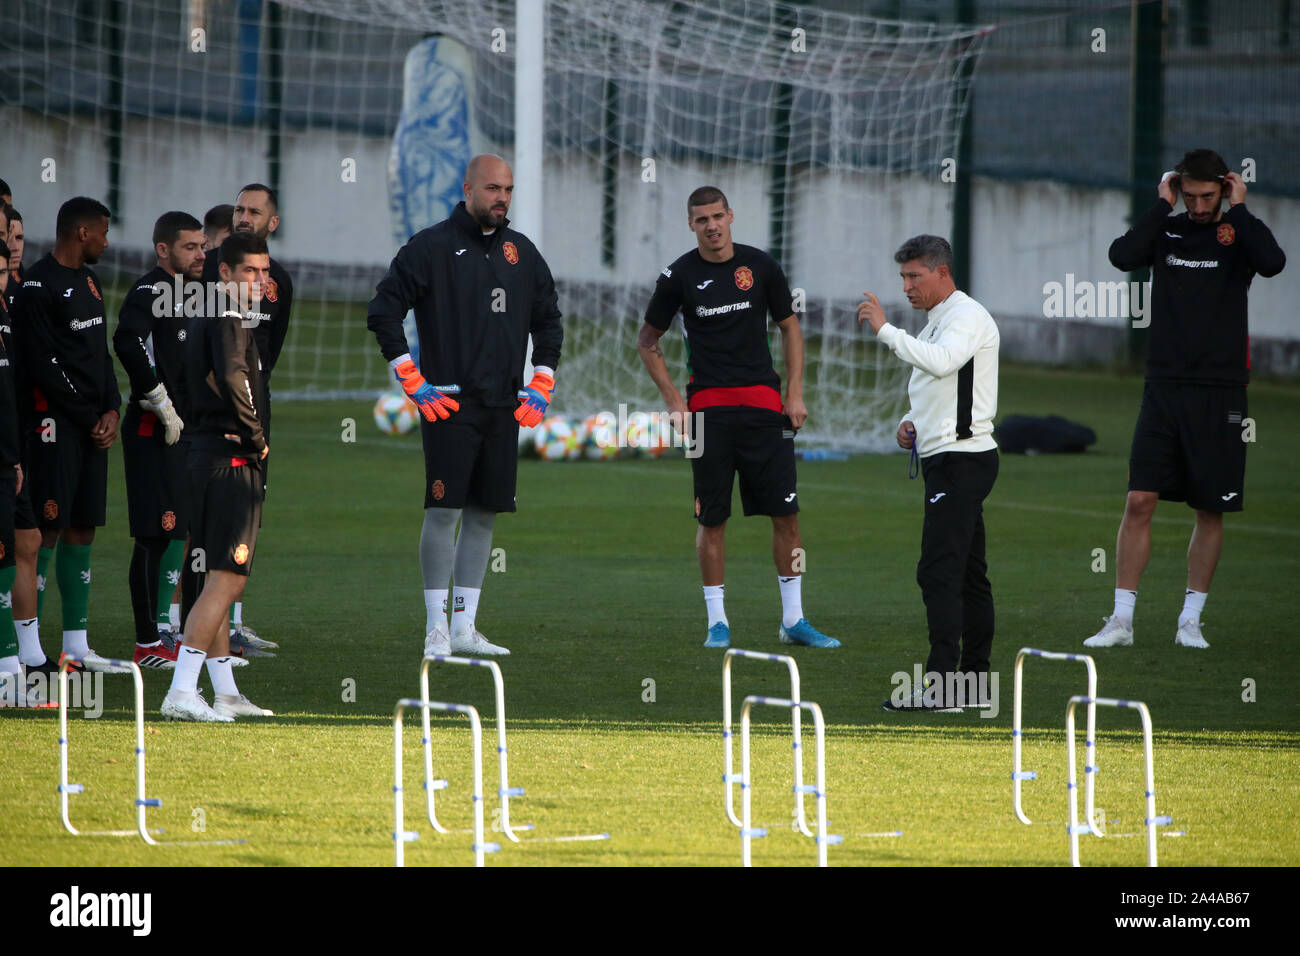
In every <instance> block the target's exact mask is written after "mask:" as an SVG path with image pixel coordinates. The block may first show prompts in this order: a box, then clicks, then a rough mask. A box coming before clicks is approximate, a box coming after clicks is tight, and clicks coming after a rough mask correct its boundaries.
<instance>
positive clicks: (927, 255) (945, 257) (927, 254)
mask: <svg viewBox="0 0 1300 956" xmlns="http://www.w3.org/2000/svg"><path fill="white" fill-rule="evenodd" d="M913 259H919V260H921V263H922V264H923V265H924V266H925V267H926V268H927V269H937V268H939V267H940V266H947V267H948V271H949V272H952V246H950V245H948V240H947V239H945V238H943V237H942V236H926V235H921V236H913V237H912V238H911V239H909V240H907V242H905V243H903V244H902V245H901V246H899V247H898V251H897V252H895V253H894V261H895V262H897V263H898V264H899V265H902V264H903V263H905V262H911V261H912V260H913Z"/></svg>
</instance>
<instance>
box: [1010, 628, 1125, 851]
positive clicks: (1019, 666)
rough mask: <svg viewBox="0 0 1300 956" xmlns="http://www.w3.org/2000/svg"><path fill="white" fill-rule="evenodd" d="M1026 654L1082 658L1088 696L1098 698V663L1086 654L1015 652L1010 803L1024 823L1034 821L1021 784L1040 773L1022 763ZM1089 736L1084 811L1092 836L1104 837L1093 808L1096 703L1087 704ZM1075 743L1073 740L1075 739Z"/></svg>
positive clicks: (1057, 658)
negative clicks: (1024, 803)
mask: <svg viewBox="0 0 1300 956" xmlns="http://www.w3.org/2000/svg"><path fill="white" fill-rule="evenodd" d="M1026 657H1038V658H1041V659H1042V660H1045V661H1080V662H1082V664H1083V665H1084V667H1086V668H1087V669H1088V694H1087V696H1088V698H1089V700H1090V701H1095V699H1096V697H1097V664H1096V662H1095V661H1093V659H1092V658H1091V657H1090V656H1089V655H1087V654H1060V653H1057V652H1056V651H1040V650H1037V649H1036V648H1032V647H1022V648H1021V649H1020V651H1019V653H1017V654H1016V676H1015V682H1014V684H1015V692H1014V693H1013V695H1012V698H1013V699H1012V705H1011V803H1012V806H1013V807H1014V809H1015V811H1016V819H1018V820H1019V821H1020V822H1021V823H1031V822H1032V821H1031V820H1030V819H1029V817H1027V816H1026V815H1025V811H1024V809H1023V807H1022V806H1021V803H1020V784H1021V782H1022V781H1024V780H1037V779H1038V773H1037V772H1036V771H1034V770H1023V769H1021V764H1020V745H1021V740H1022V739H1023V737H1024V734H1023V732H1022V731H1021V722H1020V706H1021V702H1022V700H1023V696H1024V691H1023V683H1024V673H1023V672H1024V668H1025V658H1026ZM1087 723H1088V735H1087V737H1086V739H1085V740H1084V747H1085V750H1086V754H1085V757H1084V763H1083V773H1084V780H1085V781H1086V783H1085V785H1084V814H1085V815H1086V816H1087V818H1088V831H1089V832H1090V833H1092V835H1093V836H1102V835H1103V831H1102V829H1101V827H1099V826H1098V825H1097V822H1096V815H1097V811H1096V810H1095V809H1094V806H1095V801H1094V792H1095V784H1096V781H1097V771H1098V766H1097V706H1096V704H1095V703H1094V702H1090V703H1089V704H1088V720H1087ZM1072 743H1073V741H1072Z"/></svg>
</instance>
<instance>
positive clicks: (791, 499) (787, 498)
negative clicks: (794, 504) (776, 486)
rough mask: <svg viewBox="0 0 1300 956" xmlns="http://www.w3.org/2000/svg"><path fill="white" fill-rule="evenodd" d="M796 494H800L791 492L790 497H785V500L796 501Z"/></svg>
mask: <svg viewBox="0 0 1300 956" xmlns="http://www.w3.org/2000/svg"><path fill="white" fill-rule="evenodd" d="M796 494H798V492H796V491H792V492H790V493H789V494H788V495H786V496H785V500H786V501H794V496H795V495H796Z"/></svg>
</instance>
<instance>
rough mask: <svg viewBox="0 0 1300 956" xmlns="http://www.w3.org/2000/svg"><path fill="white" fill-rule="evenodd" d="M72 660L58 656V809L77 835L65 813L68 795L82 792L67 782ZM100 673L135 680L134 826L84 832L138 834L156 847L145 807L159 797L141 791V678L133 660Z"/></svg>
mask: <svg viewBox="0 0 1300 956" xmlns="http://www.w3.org/2000/svg"><path fill="white" fill-rule="evenodd" d="M76 663H77V660H76V658H73V657H71V656H69V655H67V654H64V655H62V656H61V657H60V658H59V811H60V813H61V815H62V817H63V826H64V828H65V829H67V831H68V832H69V833H71V834H72V835H73V836H80V835H82V833H83V831H79V830H78V829H77V828H76V827H74V826H73V825H72V820H71V819H70V818H69V816H68V795H69V794H73V793H85V791H86V787H85V784H81V783H69V782H68V668H69V667H70V666H71V665H73V664H76ZM88 673H90V672H89V671H85V670H83V671H82V672H81V678H82V679H83V680H84V679H85V675H86V674H88ZM104 673H110V674H130V675H131V679H132V680H133V681H134V682H135V829H134V830H87V831H84V833H85V834H87V835H91V836H134V835H135V834H137V833H138V834H140V839H141V840H144V842H145V843H147V844H149V845H150V846H156V845H157V843H158V841H157V840H155V839H154V838H153V837H151V836H150V835H149V828H148V825H147V824H146V823H145V810H147V809H148V808H149V807H161V806H162V800H161V799H158V798H153V799H151V798H149V797H146V796H145V794H144V679H143V678H142V677H141V676H140V668H139V667H138V666H137V665H136V663H135V661H118V660H110V661H108V662H107V663H106V665H105V671H104Z"/></svg>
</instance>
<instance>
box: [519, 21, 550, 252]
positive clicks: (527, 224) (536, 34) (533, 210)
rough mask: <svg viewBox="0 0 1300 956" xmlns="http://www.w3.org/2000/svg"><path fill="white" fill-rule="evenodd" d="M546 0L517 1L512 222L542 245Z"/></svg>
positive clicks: (535, 242)
mask: <svg viewBox="0 0 1300 956" xmlns="http://www.w3.org/2000/svg"><path fill="white" fill-rule="evenodd" d="M545 41H546V2H545V0H515V161H514V174H515V198H514V199H513V200H512V201H511V207H512V210H513V212H514V217H513V219H512V222H513V224H514V227H515V228H516V229H521V230H522V231H524V232H526V233H528V235H529V237H531V238H532V240H533V243H534V244H535V245H536V246H537V247H538V248H539V249H540V248H542V238H543V237H542V225H543V224H542V146H543V129H544V127H543V118H544V116H545V108H546V103H545V100H544V97H543V94H544V90H545V65H546V64H545V52H544V51H545Z"/></svg>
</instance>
